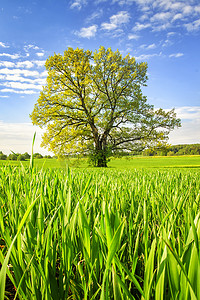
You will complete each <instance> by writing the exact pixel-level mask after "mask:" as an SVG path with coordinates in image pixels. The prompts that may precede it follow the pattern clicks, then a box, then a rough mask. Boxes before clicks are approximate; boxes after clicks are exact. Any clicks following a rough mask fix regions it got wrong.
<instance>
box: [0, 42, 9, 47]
mask: <svg viewBox="0 0 200 300" xmlns="http://www.w3.org/2000/svg"><path fill="white" fill-rule="evenodd" d="M0 47H2V48H9V46H6V44H5V43H2V42H0Z"/></svg>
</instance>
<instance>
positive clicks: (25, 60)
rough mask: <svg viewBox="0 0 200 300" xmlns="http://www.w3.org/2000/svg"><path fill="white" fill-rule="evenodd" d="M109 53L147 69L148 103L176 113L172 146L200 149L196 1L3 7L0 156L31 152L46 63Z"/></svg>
mask: <svg viewBox="0 0 200 300" xmlns="http://www.w3.org/2000/svg"><path fill="white" fill-rule="evenodd" d="M69 46H70V47H73V48H77V47H79V48H84V49H90V50H95V49H98V48H99V47H100V46H105V47H106V48H108V47H111V48H112V49H113V50H116V49H119V51H120V52H121V53H122V54H123V55H126V54H127V53H129V54H130V55H132V56H134V57H136V59H137V61H138V62H139V61H146V62H147V63H148V77H149V80H148V82H147V85H148V86H147V87H145V88H143V93H144V95H146V96H147V98H148V101H149V103H151V104H154V106H155V107H156V108H158V107H161V108H163V109H170V108H173V107H175V108H176V112H177V116H178V117H180V118H181V119H182V128H180V129H177V130H174V131H173V132H172V133H171V134H170V139H169V142H170V143H171V144H180V143H200V56H199V53H200V2H199V0H178V1H175V0H71V1H70V0H69V1H67V0H59V1H58V0H33V1H32V0H17V1H16V0H9V1H8V0H1V3H0V151H3V152H4V153H6V154H8V153H9V152H10V150H12V151H16V152H25V151H28V152H30V149H31V143H32V137H33V134H34V132H35V131H36V132H37V139H36V145H35V152H40V153H42V154H46V153H47V151H46V150H45V149H42V148H40V147H39V144H40V142H41V134H42V130H41V129H40V128H38V127H35V126H32V124H31V120H30V118H29V114H30V113H31V112H32V110H33V106H34V103H36V101H37V98H38V96H39V92H40V90H41V89H42V86H43V85H44V84H45V80H46V76H47V73H46V71H45V68H44V63H45V60H46V59H47V58H48V57H49V56H50V55H53V54H54V53H61V54H62V53H63V51H64V50H66V49H67V48H68V47H69Z"/></svg>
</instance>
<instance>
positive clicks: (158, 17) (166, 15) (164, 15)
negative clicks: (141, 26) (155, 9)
mask: <svg viewBox="0 0 200 300" xmlns="http://www.w3.org/2000/svg"><path fill="white" fill-rule="evenodd" d="M171 17H172V14H171V13H170V12H160V13H156V14H155V15H154V16H153V17H151V19H150V20H151V22H155V21H156V22H157V21H162V22H163V21H166V20H169V19H170V18H171Z"/></svg>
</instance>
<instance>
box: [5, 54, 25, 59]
mask: <svg viewBox="0 0 200 300" xmlns="http://www.w3.org/2000/svg"><path fill="white" fill-rule="evenodd" d="M0 56H6V57H10V58H11V59H18V58H19V57H20V55H19V54H9V53H0Z"/></svg>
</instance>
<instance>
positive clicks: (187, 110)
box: [169, 106, 200, 145]
mask: <svg viewBox="0 0 200 300" xmlns="http://www.w3.org/2000/svg"><path fill="white" fill-rule="evenodd" d="M175 111H176V113H177V117H178V118H180V119H181V121H182V127H181V128H179V129H175V130H173V131H172V132H171V133H170V135H169V143H171V144H174V145H177V144H194V143H200V106H193V107H191V106H185V107H179V108H176V110H175Z"/></svg>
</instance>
